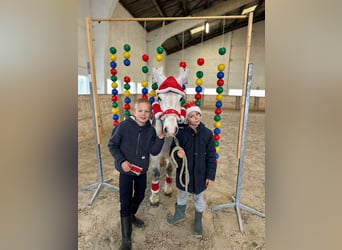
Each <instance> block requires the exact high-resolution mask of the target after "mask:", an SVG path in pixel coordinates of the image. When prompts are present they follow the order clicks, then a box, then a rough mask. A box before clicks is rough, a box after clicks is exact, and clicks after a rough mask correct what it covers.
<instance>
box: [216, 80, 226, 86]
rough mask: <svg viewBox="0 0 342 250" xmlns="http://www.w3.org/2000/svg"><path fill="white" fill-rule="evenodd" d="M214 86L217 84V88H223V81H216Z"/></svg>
mask: <svg viewBox="0 0 342 250" xmlns="http://www.w3.org/2000/svg"><path fill="white" fill-rule="evenodd" d="M216 84H217V86H223V84H224V80H223V79H218V80H217V82H216Z"/></svg>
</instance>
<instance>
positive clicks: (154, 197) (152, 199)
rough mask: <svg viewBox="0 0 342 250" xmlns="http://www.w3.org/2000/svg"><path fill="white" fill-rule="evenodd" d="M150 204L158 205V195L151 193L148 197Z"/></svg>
mask: <svg viewBox="0 0 342 250" xmlns="http://www.w3.org/2000/svg"><path fill="white" fill-rule="evenodd" d="M149 202H150V205H151V206H152V207H158V206H159V195H152V196H150V198H149Z"/></svg>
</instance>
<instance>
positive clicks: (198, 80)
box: [196, 78, 203, 86]
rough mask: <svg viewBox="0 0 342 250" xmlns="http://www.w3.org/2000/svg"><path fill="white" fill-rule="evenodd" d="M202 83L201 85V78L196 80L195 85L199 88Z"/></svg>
mask: <svg viewBox="0 0 342 250" xmlns="http://www.w3.org/2000/svg"><path fill="white" fill-rule="evenodd" d="M202 83H203V81H202V79H201V78H197V79H196V85H198V86H200V85H202Z"/></svg>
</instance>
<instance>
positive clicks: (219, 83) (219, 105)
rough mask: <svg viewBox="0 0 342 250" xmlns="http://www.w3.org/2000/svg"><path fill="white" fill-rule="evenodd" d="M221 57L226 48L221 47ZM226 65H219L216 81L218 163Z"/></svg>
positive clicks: (215, 133) (215, 125) (215, 136)
mask: <svg viewBox="0 0 342 250" xmlns="http://www.w3.org/2000/svg"><path fill="white" fill-rule="evenodd" d="M218 53H219V55H221V56H223V55H224V54H225V53H226V48H224V47H221V48H219V50H218ZM224 69H225V65H224V64H222V63H221V64H218V65H217V70H218V72H217V81H216V85H217V88H216V93H217V94H216V103H215V116H214V127H215V129H214V130H213V132H214V141H215V149H216V161H217V160H218V158H219V157H220V155H219V153H220V133H221V130H220V127H221V113H222V99H223V95H222V93H223V87H222V86H223V85H224V79H223V78H224Z"/></svg>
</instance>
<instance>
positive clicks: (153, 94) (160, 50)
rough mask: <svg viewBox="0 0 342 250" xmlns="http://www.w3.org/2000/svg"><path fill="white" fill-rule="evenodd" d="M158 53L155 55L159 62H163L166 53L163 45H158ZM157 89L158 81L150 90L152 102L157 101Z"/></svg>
mask: <svg viewBox="0 0 342 250" xmlns="http://www.w3.org/2000/svg"><path fill="white" fill-rule="evenodd" d="M156 51H157V54H156V56H155V59H156V61H157V62H161V61H162V60H163V53H164V49H163V47H161V46H158V47H157V49H156ZM157 89H158V83H157V82H153V83H152V86H151V91H150V94H149V95H150V98H149V101H150V103H154V102H155V97H156V95H157V92H156V91H157Z"/></svg>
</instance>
